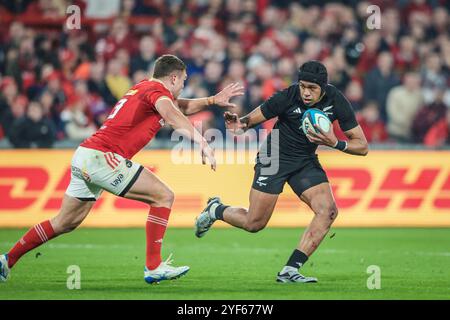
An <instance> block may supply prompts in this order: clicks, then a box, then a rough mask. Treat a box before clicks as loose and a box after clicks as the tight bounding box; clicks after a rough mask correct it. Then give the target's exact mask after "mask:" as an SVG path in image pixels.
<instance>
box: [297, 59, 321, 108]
mask: <svg viewBox="0 0 450 320" xmlns="http://www.w3.org/2000/svg"><path fill="white" fill-rule="evenodd" d="M298 82H299V86H300V95H301V98H302V100H303V102H304V103H305V104H306V105H313V104H315V103H317V102H318V101H319V100H320V99H321V98H322V96H323V93H324V92H325V86H326V85H327V83H328V72H327V68H326V67H325V66H324V65H323V64H322V63H321V62H319V61H316V60H311V61H308V62H305V63H304V64H302V66H301V67H300V68H299V69H298Z"/></svg>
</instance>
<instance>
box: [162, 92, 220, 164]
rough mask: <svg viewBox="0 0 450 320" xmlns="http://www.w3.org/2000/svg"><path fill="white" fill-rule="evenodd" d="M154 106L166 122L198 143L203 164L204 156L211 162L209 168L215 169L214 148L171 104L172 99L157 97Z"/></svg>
mask: <svg viewBox="0 0 450 320" xmlns="http://www.w3.org/2000/svg"><path fill="white" fill-rule="evenodd" d="M155 107H156V110H158V112H159V114H160V115H161V117H162V118H163V119H164V121H166V122H167V124H169V125H170V126H171V127H172V128H174V129H175V130H178V131H179V132H180V133H181V134H183V135H184V136H186V137H188V138H189V139H191V140H192V141H194V142H196V143H198V144H199V145H200V147H201V152H202V160H203V164H205V163H206V162H205V158H207V159H208V160H209V163H210V164H211V169H213V170H216V159H215V158H214V150H213V149H212V148H211V147H210V146H209V144H208V142H207V141H206V140H205V138H204V137H203V136H202V134H201V133H200V132H198V131H197V129H195V128H194V126H193V125H192V124H191V122H190V121H189V119H188V118H186V117H185V116H184V114H183V113H182V112H181V111H180V109H178V108H177V107H176V106H175V105H174V104H173V102H172V100H170V99H169V98H167V97H162V98H159V99H158V100H157V101H156V103H155Z"/></svg>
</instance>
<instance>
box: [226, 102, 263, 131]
mask: <svg viewBox="0 0 450 320" xmlns="http://www.w3.org/2000/svg"><path fill="white" fill-rule="evenodd" d="M223 116H224V118H225V126H226V128H227V129H228V130H232V131H233V133H234V134H242V133H244V132H245V131H247V130H248V129H249V128H252V127H254V126H256V125H258V124H260V123H261V122H264V121H266V120H267V119H266V118H265V117H264V115H263V113H262V112H261V107H258V108H256V109H255V110H253V111H252V112H250V113H249V114H247V115H246V116H243V117H242V118H239V116H238V115H237V113H232V112H229V111H226V112H225V113H224V115H223Z"/></svg>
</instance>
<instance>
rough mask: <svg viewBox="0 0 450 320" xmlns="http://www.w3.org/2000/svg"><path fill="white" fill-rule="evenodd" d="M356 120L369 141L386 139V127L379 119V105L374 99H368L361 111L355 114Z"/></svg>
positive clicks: (377, 141)
mask: <svg viewBox="0 0 450 320" xmlns="http://www.w3.org/2000/svg"><path fill="white" fill-rule="evenodd" d="M357 120H358V122H359V125H360V126H361V128H362V130H363V131H364V134H365V135H366V138H367V141H368V142H369V143H380V142H385V141H387V139H388V134H387V131H386V127H385V125H384V123H383V121H382V120H381V119H380V111H379V107H378V105H377V103H376V102H375V101H369V102H367V103H366V104H365V105H364V106H363V108H362V110H361V112H359V113H358V114H357Z"/></svg>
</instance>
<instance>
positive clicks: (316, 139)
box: [306, 124, 338, 147]
mask: <svg viewBox="0 0 450 320" xmlns="http://www.w3.org/2000/svg"><path fill="white" fill-rule="evenodd" d="M314 127H315V128H316V130H317V131H319V132H318V133H317V132H314V131H312V130H311V129H309V130H308V134H307V135H306V137H307V138H308V140H309V141H310V142H312V143H315V144H321V145H325V146H329V147H334V146H335V145H336V143H337V141H338V139H337V138H336V135H335V134H334V131H333V127H331V128H330V130H329V131H328V132H325V131H323V130H322V129H321V128H320V127H319V126H318V125H317V124H316V125H314Z"/></svg>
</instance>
